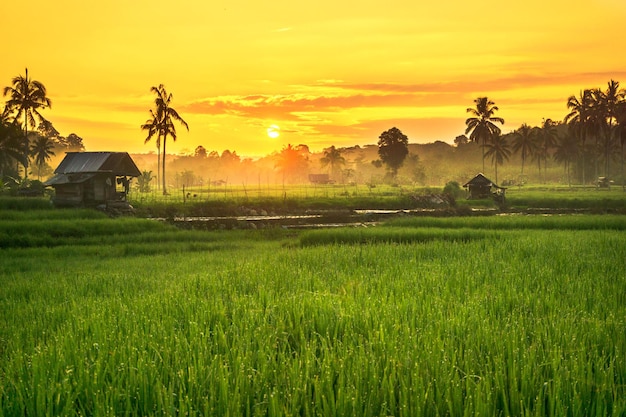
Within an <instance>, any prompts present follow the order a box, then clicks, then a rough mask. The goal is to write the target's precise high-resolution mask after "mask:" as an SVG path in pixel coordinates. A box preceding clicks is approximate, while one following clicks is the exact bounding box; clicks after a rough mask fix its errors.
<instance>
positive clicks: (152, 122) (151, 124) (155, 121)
mask: <svg viewBox="0 0 626 417" xmlns="http://www.w3.org/2000/svg"><path fill="white" fill-rule="evenodd" d="M141 130H146V131H147V132H148V136H147V137H146V139H145V140H144V141H143V143H144V145H145V144H146V143H148V142H150V139H152V137H153V136H155V135H156V137H157V138H156V147H157V177H156V181H157V189H158V188H159V178H160V177H161V129H160V121H159V118H158V117H157V115H156V113H155V112H154V110H152V109H150V118H149V119H148V120H146V122H145V123H144V124H142V125H141ZM150 174H151V176H152V173H150Z"/></svg>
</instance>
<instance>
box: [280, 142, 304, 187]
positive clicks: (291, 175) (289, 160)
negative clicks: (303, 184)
mask: <svg viewBox="0 0 626 417" xmlns="http://www.w3.org/2000/svg"><path fill="white" fill-rule="evenodd" d="M307 164H308V160H307V158H305V156H304V155H303V154H302V152H301V151H300V150H299V149H298V147H297V146H292V145H291V143H288V144H287V146H285V147H284V148H283V149H282V150H281V151H280V153H279V154H278V155H277V158H276V164H275V168H276V169H277V170H278V171H280V173H281V174H282V177H283V185H284V184H285V180H286V179H290V180H291V181H293V180H295V179H296V178H297V177H298V176H299V175H301V174H302V173H303V172H305V171H306V170H307Z"/></svg>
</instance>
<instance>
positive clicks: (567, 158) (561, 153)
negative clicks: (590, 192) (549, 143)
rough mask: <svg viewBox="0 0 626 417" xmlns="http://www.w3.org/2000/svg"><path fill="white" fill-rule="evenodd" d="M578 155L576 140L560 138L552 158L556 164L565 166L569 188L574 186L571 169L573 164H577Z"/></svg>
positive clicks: (567, 137)
mask: <svg viewBox="0 0 626 417" xmlns="http://www.w3.org/2000/svg"><path fill="white" fill-rule="evenodd" d="M578 154H579V150H578V142H577V141H576V140H572V138H571V137H570V136H562V137H560V138H558V140H557V142H556V144H555V150H554V154H553V155H552V157H553V158H554V160H555V161H556V162H558V163H562V164H563V166H564V168H565V173H566V174H567V185H568V186H569V187H571V186H572V181H571V175H570V172H571V170H570V167H571V165H572V162H575V161H576V159H577V158H578Z"/></svg>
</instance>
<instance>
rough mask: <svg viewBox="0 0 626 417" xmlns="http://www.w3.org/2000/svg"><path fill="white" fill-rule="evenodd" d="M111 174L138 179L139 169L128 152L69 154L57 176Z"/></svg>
mask: <svg viewBox="0 0 626 417" xmlns="http://www.w3.org/2000/svg"><path fill="white" fill-rule="evenodd" d="M99 172H109V173H111V174H113V175H125V176H129V177H138V176H140V175H141V172H140V171H139V168H137V165H135V162H134V161H133V159H132V158H131V157H130V155H129V154H128V153H127V152H67V153H66V154H65V158H63V160H62V161H61V163H60V164H59V166H58V167H57V169H55V170H54V173H55V174H78V173H81V174H86V173H99Z"/></svg>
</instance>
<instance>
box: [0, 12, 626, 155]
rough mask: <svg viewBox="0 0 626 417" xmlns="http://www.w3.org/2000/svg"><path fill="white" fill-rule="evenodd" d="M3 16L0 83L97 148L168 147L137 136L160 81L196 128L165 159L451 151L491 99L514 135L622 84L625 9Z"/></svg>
mask: <svg viewBox="0 0 626 417" xmlns="http://www.w3.org/2000/svg"><path fill="white" fill-rule="evenodd" d="M422 3H427V4H422ZM0 16H1V17H2V23H1V24H0V34H1V35H2V39H3V46H2V49H3V51H2V55H1V56H2V58H1V61H0V87H4V86H8V85H10V83H11V79H12V78H13V77H14V76H16V75H19V74H22V75H23V74H24V68H25V67H28V69H29V74H30V75H31V77H32V78H33V79H35V80H38V81H41V82H42V83H43V84H44V85H45V86H46V87H47V89H48V96H49V97H50V99H51V100H52V104H53V105H52V108H51V109H46V110H45V111H44V112H43V113H44V116H45V117H46V118H48V119H49V120H50V121H52V123H53V124H54V126H55V127H56V128H57V130H59V131H60V133H61V134H62V135H64V136H67V135H69V134H70V133H76V134H78V135H79V136H81V137H82V138H83V140H84V143H85V145H86V147H87V150H91V151H97V150H111V151H128V152H148V151H152V150H156V147H155V146H156V145H155V144H154V142H151V143H149V144H147V145H144V139H145V133H144V132H142V131H141V130H140V129H139V126H140V125H141V124H142V123H144V122H145V121H146V120H147V119H148V117H149V109H150V108H152V107H153V100H154V97H153V94H152V93H151V92H150V87H151V86H153V85H154V86H156V85H158V84H160V83H162V84H165V86H166V87H167V89H168V91H169V92H171V93H172V94H173V96H174V100H173V103H172V104H173V107H174V108H176V109H177V110H178V112H179V114H180V115H181V116H182V117H183V118H184V119H185V120H186V121H187V123H188V124H189V127H190V131H189V132H187V131H185V130H184V128H182V127H178V128H177V130H178V140H177V141H176V142H175V143H174V142H172V141H171V140H168V153H169V152H191V151H193V149H195V147H196V146H198V145H202V146H204V147H205V148H207V149H208V150H209V151H211V150H216V151H218V152H220V153H221V152H222V151H223V150H224V149H229V150H235V151H237V153H239V154H240V155H248V156H256V155H263V154H267V153H270V152H273V151H277V150H280V149H281V148H282V147H283V146H284V145H286V144H287V143H292V144H301V143H302V144H307V145H309V147H310V148H311V150H313V151H319V150H321V149H322V148H324V147H326V146H329V145H336V146H338V147H341V146H352V145H356V144H359V145H365V144H374V143H376V142H377V141H378V136H379V135H380V133H382V132H383V131H384V130H387V129H389V128H391V127H394V126H395V127H398V128H399V129H400V130H402V131H403V132H404V133H405V134H406V135H407V136H408V137H409V142H410V143H418V142H419V143H423V142H432V141H435V140H443V141H447V142H452V141H453V140H454V138H455V137H456V136H457V135H459V134H463V133H464V129H465V123H464V121H465V118H466V117H467V114H466V111H465V110H466V108H467V107H471V106H472V105H473V100H474V99H475V98H476V97H478V96H485V95H486V96H488V97H489V98H490V99H492V100H494V101H495V102H496V104H497V105H498V106H499V108H500V111H499V112H498V116H500V117H503V118H504V119H505V121H506V124H505V125H504V126H503V131H504V132H509V131H511V130H514V129H516V128H517V127H519V126H520V125H521V124H522V123H528V124H531V125H538V124H540V123H541V120H542V119H543V118H552V119H557V120H560V119H562V118H563V117H564V116H565V114H566V113H567V109H566V107H565V103H566V100H567V97H568V96H569V95H572V94H578V93H579V91H580V90H581V89H584V88H594V87H603V88H604V87H605V86H606V83H607V82H608V81H609V80H610V79H615V80H617V81H621V83H622V86H624V87H626V53H624V52H623V48H622V46H621V43H622V42H623V39H626V2H625V1H624V0H584V1H582V0H549V1H546V0H541V1H539V0H525V1H523V2H521V1H518V0H515V1H512V0H505V1H502V2H496V3H493V2H492V3H475V2H467V1H457V0H438V1H434V2H416V1H415V0H410V1H405V0H402V1H393V0H392V1H388V2H381V1H379V0H376V1H371V0H361V1H359V2H356V1H349V2H348V1H341V0H339V1H338V0H333V1H328V0H317V1H316V2H313V3H310V4H309V3H306V4H305V3H301V2H295V1H293V0H289V1H287V0H272V1H269V2H261V1H256V0H254V1H253V0H211V1H205V0H193V1H191V0H180V1H178V2H172V1H167V2H165V1H160V0H156V1H150V2H148V1H145V0H134V1H132V2H129V1H126V0H109V1H106V2H99V3H93V2H85V1H83V0H55V1H49V0H45V1H44V0H31V1H28V2H26V3H20V2H13V1H3V2H2V3H1V4H0ZM1 99H2V100H3V101H4V100H6V98H5V97H1ZM271 125H277V126H280V136H278V137H277V138H273V139H272V138H269V137H268V135H267V128H268V127H269V126H271Z"/></svg>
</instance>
